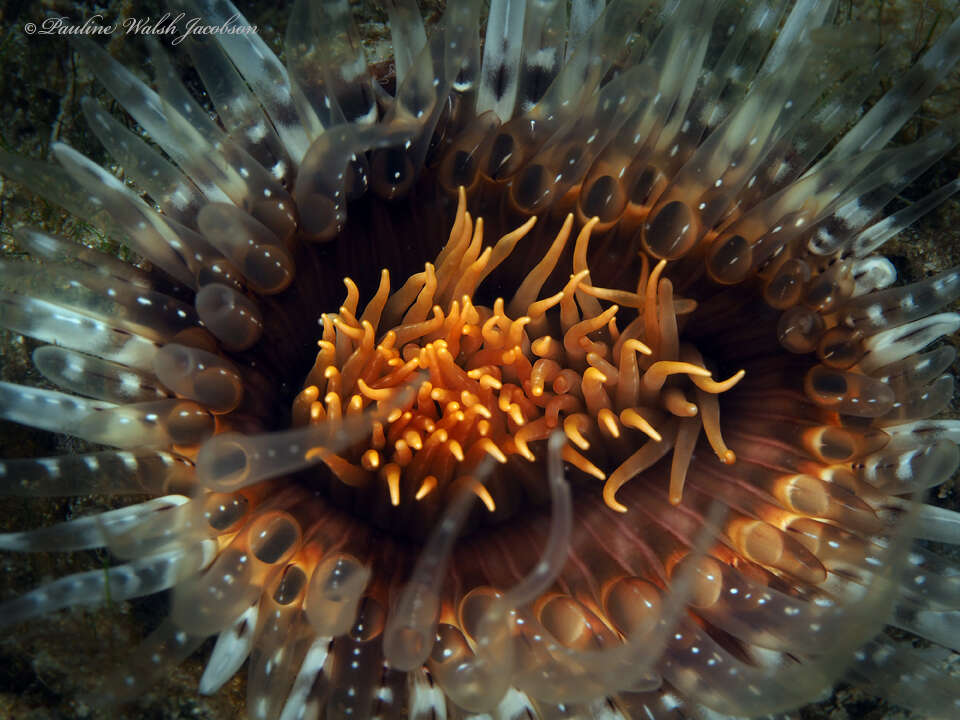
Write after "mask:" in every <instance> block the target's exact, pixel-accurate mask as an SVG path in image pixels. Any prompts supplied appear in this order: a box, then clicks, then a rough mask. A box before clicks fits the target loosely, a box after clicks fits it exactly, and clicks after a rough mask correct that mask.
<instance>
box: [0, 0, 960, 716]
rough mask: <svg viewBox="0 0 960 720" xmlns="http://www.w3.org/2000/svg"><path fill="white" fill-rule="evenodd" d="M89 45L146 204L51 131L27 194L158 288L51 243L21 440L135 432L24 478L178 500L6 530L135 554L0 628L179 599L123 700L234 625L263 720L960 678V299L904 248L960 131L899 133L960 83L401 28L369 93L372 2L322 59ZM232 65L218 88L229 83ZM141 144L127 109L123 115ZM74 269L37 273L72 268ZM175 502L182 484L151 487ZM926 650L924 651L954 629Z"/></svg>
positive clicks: (302, 43) (685, 13)
mask: <svg viewBox="0 0 960 720" xmlns="http://www.w3.org/2000/svg"><path fill="white" fill-rule="evenodd" d="M184 4H185V5H186V10H185V13H186V16H185V17H197V18H202V19H203V24H205V25H209V26H218V27H219V28H220V31H219V32H217V33H214V34H212V35H209V36H204V35H197V36H196V37H194V38H192V39H191V40H189V41H187V42H184V43H176V48H175V50H174V52H176V53H181V54H183V53H186V54H188V55H189V56H190V57H191V59H192V63H193V69H189V70H186V71H185V70H183V69H182V68H179V67H178V66H177V65H176V64H175V63H174V61H173V60H172V59H171V55H170V54H169V53H168V51H167V50H164V49H163V48H161V47H160V45H159V43H157V42H155V41H153V42H148V45H149V50H150V57H151V65H152V78H153V85H154V87H155V88H156V90H153V89H151V88H150V87H149V86H148V85H147V84H145V82H144V81H143V80H141V79H140V78H139V77H138V75H137V74H136V73H134V72H132V71H130V70H128V69H126V68H124V67H123V66H122V65H121V64H120V63H118V62H117V61H116V60H115V59H114V58H113V57H112V56H111V55H110V54H109V53H107V52H106V51H104V50H103V49H102V48H101V47H100V46H98V45H97V44H96V43H94V42H92V41H90V40H89V39H83V38H80V39H76V41H75V49H76V52H77V53H78V55H79V57H80V60H81V61H82V63H83V64H84V65H85V67H87V68H89V69H90V71H92V72H93V73H94V74H95V75H96V76H97V78H98V79H99V81H100V82H101V83H102V84H103V86H105V87H106V89H107V90H108V91H109V93H110V94H111V95H112V96H113V98H114V99H115V100H116V102H117V103H119V105H120V106H121V107H122V108H123V109H124V110H125V111H126V112H127V113H129V116H130V117H131V118H132V119H133V122H132V123H131V122H129V121H125V120H122V119H118V117H116V116H115V115H114V114H112V113H111V112H109V110H108V109H106V108H105V107H104V106H103V105H102V104H100V103H99V102H97V101H96V100H94V99H90V98H87V99H85V100H84V101H83V103H82V107H83V112H84V114H85V116H86V118H87V120H88V122H89V126H90V129H91V130H92V132H93V133H94V134H95V135H96V136H97V137H98V138H99V139H100V140H101V141H102V142H103V144H104V146H105V147H106V149H107V151H108V152H109V153H111V155H112V156H113V158H114V160H115V161H116V163H117V165H118V166H119V167H122V172H123V175H124V177H125V179H126V180H128V181H129V182H125V181H123V180H120V179H118V177H117V175H116V174H115V173H113V172H110V171H108V170H106V169H104V168H102V167H100V166H99V165H97V164H96V163H94V162H92V161H90V160H89V159H87V158H86V157H85V156H83V155H82V154H80V153H78V152H77V151H75V150H73V149H72V148H71V147H69V146H67V145H65V144H62V143H55V144H54V145H53V146H52V147H51V154H52V155H53V156H54V159H55V160H56V163H57V164H56V165H52V164H48V163H45V162H40V161H35V160H31V159H27V158H24V157H20V156H17V155H14V154H9V153H3V154H2V155H0V171H2V172H3V173H4V175H5V176H6V177H8V178H10V179H13V180H15V181H17V182H19V183H22V184H23V185H25V186H27V187H28V188H30V189H31V190H33V191H35V192H36V193H38V194H40V195H42V196H44V197H46V198H48V199H49V200H51V201H53V202H56V203H58V204H60V205H62V206H63V207H64V208H66V209H67V210H69V211H70V212H71V213H73V214H74V215H76V216H78V217H80V218H83V219H84V220H86V221H88V222H90V223H91V224H93V225H95V226H97V227H99V228H100V229H101V230H102V231H103V232H105V233H106V234H107V235H108V236H109V237H111V238H113V239H115V240H117V241H122V242H123V243H125V245H126V246H127V247H128V248H129V250H130V253H131V258H130V260H131V261H130V262H126V261H121V260H119V259H117V258H116V257H115V256H114V255H111V254H107V253H104V252H102V251H100V250H96V249H92V248H90V247H85V246H82V245H78V244H75V243H72V242H71V241H69V240H66V239H64V238H62V237H58V236H55V235H51V234H48V233H46V232H42V231H39V230H34V229H29V228H20V229H18V231H17V232H16V239H17V242H18V244H19V247H20V248H21V249H22V250H23V251H25V252H26V253H29V255H30V259H26V258H24V259H13V258H5V259H4V260H3V261H2V264H0V284H2V288H0V325H2V326H3V327H5V328H7V329H9V330H11V331H13V332H15V333H20V334H23V335H25V336H29V337H32V338H35V339H36V340H39V341H40V342H41V343H46V344H40V345H39V346H38V347H37V348H36V349H35V350H34V352H33V363H34V366H35V368H36V370H37V371H38V372H39V373H40V374H41V375H42V376H43V378H44V379H45V380H46V381H48V382H49V383H50V384H51V385H52V386H55V387H57V388H59V389H57V390H54V389H47V388H40V387H28V386H25V385H18V384H13V383H3V384H0V417H2V418H3V419H6V420H11V421H14V422H17V423H21V424H23V425H27V426H30V427H33V428H38V429H41V430H45V431H50V432H52V433H66V434H69V435H71V436H73V437H75V438H79V439H81V440H83V441H86V442H89V443H93V444H95V445H98V446H100V447H97V448H93V449H91V450H90V451H89V452H86V451H85V452H82V453H81V454H68V455H60V456H56V457H46V458H25V459H17V460H6V461H4V462H3V463H2V464H0V492H2V493H3V494H5V495H11V496H17V497H28V498H29V497H50V496H58V495H61V496H84V495H91V494H97V495H103V494H106V495H110V494H113V495H118V496H132V497H134V498H137V497H138V496H141V501H139V502H135V503H134V504H131V505H125V506H121V507H118V508H116V509H113V510H109V511H107V512H103V513H101V514H98V515H92V516H88V517H80V518H75V519H70V520H68V521H66V522H63V523H60V524H54V525H49V526H45V527H41V528H38V529H33V530H27V531H22V532H11V533H6V534H3V535H0V549H4V550H10V551H19V552H49V551H82V550H86V549H90V548H105V549H106V550H107V551H108V552H109V556H105V557H108V560H107V562H106V563H105V565H104V567H103V568H101V569H96V570H90V571H87V572H82V573H79V574H73V575H68V576H66V577H62V578H59V579H55V580H53V581H51V582H48V583H47V584H44V585H41V586H40V587H38V588H36V589H34V590H31V591H29V592H27V593H25V594H23V595H20V596H18V597H14V598H11V599H8V600H6V601H5V602H3V604H0V623H2V624H5V625H13V624H17V623H25V622H27V621H29V620H31V619H34V618H36V617H38V616H41V615H43V614H45V613H48V612H51V611H54V610H59V609H62V608H65V607H68V606H74V605H90V604H98V603H102V602H104V601H105V600H109V601H110V602H116V601H119V600H126V599H131V598H137V597H142V596H145V595H150V594H154V593H159V592H162V591H165V590H171V592H172V601H171V608H170V613H169V616H168V617H167V618H166V619H165V620H164V621H163V622H162V623H161V624H160V625H159V627H157V628H156V629H155V630H154V631H153V632H151V633H150V634H149V635H148V637H147V638H146V639H145V640H144V642H143V644H142V646H141V647H139V648H138V649H136V650H135V651H134V652H133V653H132V654H131V655H130V656H129V658H128V659H126V660H125V661H123V662H122V663H121V664H120V666H119V667H118V668H117V669H116V670H115V671H114V672H113V673H112V674H109V675H108V676H106V677H105V678H103V681H102V683H100V685H99V686H98V688H97V690H96V691H94V692H93V693H91V695H90V696H89V698H88V700H89V701H91V702H95V703H98V704H101V705H105V706H107V707H113V706H115V705H116V704H118V703H123V702H126V701H130V700H134V699H136V698H137V697H139V696H140V695H141V694H142V693H143V692H144V691H145V690H146V688H148V687H149V686H150V685H151V684H152V683H154V682H156V681H157V679H158V678H159V677H161V676H162V675H163V674H164V673H166V672H168V671H169V670H170V668H171V667H173V666H175V665H176V664H178V663H180V662H181V661H183V660H184V659H185V658H187V657H188V656H190V655H191V654H193V653H194V652H195V651H196V650H197V649H198V648H199V647H200V646H201V645H202V644H203V643H204V642H205V641H206V640H207V639H208V638H210V637H211V636H217V639H216V643H215V645H214V646H213V649H212V651H211V654H210V656H209V659H208V660H207V662H206V665H205V669H204V672H203V674H202V677H201V678H200V681H199V682H200V691H201V692H202V693H204V694H209V693H214V692H216V691H217V690H218V689H219V688H221V687H222V686H223V685H224V684H225V683H226V682H228V681H229V680H230V679H231V678H232V677H233V676H234V675H235V674H236V673H237V672H238V670H239V669H240V667H241V665H243V664H244V662H246V663H247V671H246V688H247V698H248V699H247V705H246V712H247V715H248V716H249V717H250V718H264V719H267V718H280V719H281V720H295V719H297V720H299V719H301V718H318V717H321V716H322V717H327V718H334V717H377V718H406V717H409V718H416V719H420V718H429V717H434V718H445V717H448V716H450V717H496V718H503V719H508V718H509V719H513V718H521V717H530V718H560V717H572V718H582V717H604V718H620V717H635V718H641V717H655V718H660V717H707V718H713V717H731V716H732V717H743V716H760V715H768V714H773V713H781V712H783V711H787V710H790V709H793V708H796V707H799V706H800V705H802V704H804V703H807V702H810V701H813V700H817V699H819V698H820V697H822V695H823V693H825V692H827V691H829V689H830V688H831V687H832V686H833V684H834V683H835V682H836V681H837V680H838V679H840V678H843V677H848V678H854V679H856V680H857V681H858V682H863V683H868V684H870V685H871V686H872V687H875V688H876V689H877V690H878V692H882V693H884V694H885V695H887V696H888V697H890V698H891V699H893V700H894V701H896V702H899V703H902V704H904V705H907V706H910V707H912V708H915V709H918V710H920V711H922V712H925V713H927V714H929V715H931V716H942V717H951V716H954V715H956V714H957V713H958V712H960V700H958V699H957V698H958V696H960V692H958V687H957V684H956V682H955V681H952V680H951V679H950V678H949V677H948V676H947V675H945V674H944V673H943V672H941V671H940V670H939V669H938V668H937V667H936V665H935V664H934V663H933V662H932V661H931V660H930V655H929V653H924V652H920V651H918V650H916V649H915V648H913V647H912V645H911V644H909V643H897V642H894V641H893V640H892V639H891V638H890V637H888V636H887V635H886V634H884V633H883V632H882V631H883V628H884V626H885V625H887V624H890V625H892V626H894V627H895V628H898V629H900V630H905V631H908V632H910V633H914V634H915V635H917V636H919V637H920V638H925V639H926V640H927V641H932V642H934V643H938V644H940V645H942V646H944V647H946V648H953V649H958V648H960V635H958V632H957V627H958V622H957V621H958V610H960V571H958V568H957V567H956V566H955V564H954V563H953V562H952V561H951V560H950V559H949V557H948V556H947V555H941V554H937V552H935V551H934V550H933V549H930V548H929V547H926V546H920V545H919V544H915V543H914V542H913V541H914V539H920V540H926V541H935V542H940V543H948V544H953V545H956V544H960V530H958V528H960V516H958V515H957V514H956V513H954V512H952V511H949V510H945V509H943V508H938V507H935V506H931V505H927V504H925V503H924V502H923V497H922V496H923V494H924V493H925V492H926V491H927V490H928V489H929V488H931V487H934V486H936V485H938V484H940V483H941V482H942V481H944V480H945V479H947V478H949V477H950V476H951V475H952V473H953V472H954V470H955V469H956V467H957V465H958V463H960V452H958V449H957V444H956V443H957V441H958V440H960V423H958V422H957V421H954V420H942V419H930V418H931V417H933V416H935V415H937V414H939V413H940V412H941V411H943V410H944V408H945V407H946V406H947V405H948V404H949V403H950V401H951V400H952V397H953V378H952V376H951V375H949V374H944V371H945V370H946V369H947V368H948V367H949V366H950V365H951V364H952V363H953V361H954V359H955V356H956V353H955V351H954V349H953V348H952V346H950V345H949V344H947V343H943V342H941V339H942V338H944V337H948V336H951V335H952V334H953V333H955V332H956V331H957V329H958V328H960V315H958V314H956V313H953V312H950V311H949V310H947V309H946V308H948V306H949V305H950V304H951V303H953V302H954V301H955V300H956V299H957V298H958V297H960V270H946V271H943V272H940V273H938V274H936V275H933V276H931V277H927V278H924V279H921V280H919V281H917V282H915V283H913V284H909V285H896V284H895V283H896V280H897V272H896V270H895V268H894V266H893V264H892V263H891V262H890V261H889V260H888V259H887V258H885V257H883V256H882V255H880V254H878V251H879V250H880V249H881V248H882V246H883V245H884V243H885V242H886V241H887V240H888V239H890V238H891V237H893V236H895V235H896V234H897V233H899V232H900V231H901V230H903V229H904V228H905V227H907V226H908V225H910V224H911V223H912V222H914V221H915V220H916V219H917V218H919V217H920V216H922V215H923V214H924V213H925V212H927V211H929V210H930V209H932V208H934V207H936V206H937V205H938V204H939V203H940V202H942V201H943V200H944V199H945V198H946V197H948V196H949V195H950V194H952V193H954V192H956V191H958V190H960V180H955V181H953V182H950V183H948V184H946V185H944V186H943V187H941V188H939V189H937V190H935V191H933V192H931V193H929V194H927V195H926V196H924V197H922V198H920V199H917V200H915V201H914V202H912V203H910V204H907V205H905V206H903V207H900V208H899V209H896V210H894V211H892V212H891V211H890V208H889V205H890V203H891V201H892V200H894V199H895V198H896V197H897V196H898V194H899V193H900V192H901V190H903V189H904V188H905V187H906V186H907V185H909V184H910V183H911V182H912V181H913V180H914V179H915V178H916V177H918V176H919V175H920V174H921V173H923V172H924V171H925V170H926V169H927V168H928V167H930V166H931V165H932V164H934V163H935V162H937V160H938V159H940V158H941V157H942V156H944V155H945V154H946V153H947V152H948V151H949V150H950V149H951V148H952V147H953V146H954V144H955V143H956V141H957V129H958V124H957V123H956V122H955V121H950V122H944V123H942V124H941V125H940V126H938V127H937V128H935V129H934V130H932V131H931V132H929V133H927V134H926V135H924V136H922V137H920V138H919V139H916V140H915V141H914V142H912V143H910V144H907V145H900V146H897V147H893V148H887V147H886V146H887V143H888V142H889V141H890V140H891V139H892V138H893V137H894V135H895V134H896V133H897V132H898V130H899V129H900V128H901V127H902V126H903V125H904V123H905V122H906V121H907V120H908V119H909V118H910V117H911V116H912V115H913V113H914V112H915V111H916V110H917V108H918V107H919V106H920V104H921V103H922V102H923V101H924V99H925V98H926V97H927V96H928V95H929V94H930V93H931V92H932V91H933V90H934V88H936V86H937V85H938V84H939V83H940V82H941V81H942V80H943V79H944V78H945V76H946V75H947V73H949V72H950V70H951V68H952V66H953V64H954V63H955V62H956V61H957V60H958V58H960V20H957V21H955V22H953V24H952V25H950V26H949V27H948V28H946V29H945V31H944V32H943V33H942V34H941V35H940V37H939V38H937V39H936V41H935V42H933V43H932V44H931V46H930V47H929V49H927V50H926V52H925V53H924V54H923V55H922V56H921V57H920V58H919V59H918V60H917V62H916V64H915V65H914V66H913V67H912V68H910V69H909V70H907V71H906V72H904V73H903V74H902V75H901V76H900V77H899V78H898V79H897V80H896V81H895V82H894V83H892V85H891V87H889V88H888V89H887V90H886V92H885V93H882V94H879V99H876V101H875V102H874V103H873V105H872V107H871V109H870V110H869V111H867V112H866V113H865V114H863V115H862V117H858V114H859V111H860V109H861V107H862V106H863V105H864V103H865V102H866V100H867V98H869V97H871V96H872V95H874V94H878V89H877V87H876V84H877V82H878V80H879V78H880V77H882V76H883V75H884V74H885V72H886V71H888V69H889V66H890V63H891V54H892V52H891V50H890V49H889V48H881V49H879V50H877V49H876V43H875V42H873V39H872V38H869V39H868V38H867V34H866V33H852V32H851V28H850V27H849V26H834V25H833V24H832V21H833V17H834V12H835V3H832V2H816V1H814V0H798V2H796V3H795V4H794V5H793V6H792V7H791V8H786V7H785V4H784V3H777V2H774V3H756V4H748V5H743V4H741V3H739V2H735V1H733V0H731V1H730V2H713V1H712V0H699V1H698V0H682V1H680V0H670V1H668V2H666V3H664V4H663V7H660V6H659V4H656V3H648V2H619V1H618V0H614V1H613V2H611V3H610V4H609V5H607V6H606V7H603V5H602V3H594V2H583V3H580V2H574V3H573V4H572V6H571V7H570V9H569V13H568V8H567V4H566V3H565V2H560V1H557V0H531V1H530V2H527V3H522V2H521V3H516V2H499V1H498V0H494V1H493V2H492V3H491V6H490V8H489V15H488V17H487V19H486V31H485V33H484V42H482V43H481V40H480V33H479V32H478V27H480V26H481V24H482V23H481V10H482V7H481V3H479V2H470V1H463V2H451V3H450V4H449V5H448V7H447V8H446V10H445V12H444V14H443V17H442V18H441V19H440V20H439V22H438V24H437V26H436V27H435V28H434V29H433V32H432V33H431V34H430V36H429V39H428V36H427V33H426V32H425V30H424V25H423V22H422V20H421V18H420V14H419V11H418V10H417V8H416V4H415V3H414V2H413V1H412V0H397V1H396V2H394V3H391V4H390V9H389V15H390V32H391V37H392V46H393V63H392V65H390V66H389V67H386V66H383V65H380V66H377V68H376V69H375V70H374V69H371V66H370V64H369V63H368V62H367V59H366V57H365V54H364V52H363V50H362V46H361V43H360V41H359V37H358V35H357V32H356V29H355V27H354V25H353V22H352V17H351V11H350V9H349V7H348V3H347V2H346V0H339V1H336V2H327V3H311V2H308V1H306V0H302V1H300V2H297V3H296V4H295V7H294V10H293V17H292V19H291V21H290V23H289V25H288V29H287V33H286V44H285V63H281V62H280V60H278V59H277V57H276V56H275V55H274V54H273V52H272V51H271V50H270V49H269V48H268V46H267V45H266V44H265V43H264V42H263V40H261V39H260V38H259V37H258V36H257V35H256V34H254V33H252V32H247V31H246V25H245V20H243V18H242V16H240V15H239V12H238V11H237V9H236V8H235V7H234V6H233V5H232V4H230V3H229V2H227V1H226V0H195V1H193V0H189V1H187V2H185V3H184ZM194 69H195V72H194ZM131 127H132V128H133V129H130V128H131ZM37 261H39V262H37ZM142 496H147V497H145V498H142ZM918 642H920V641H919V640H918Z"/></svg>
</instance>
